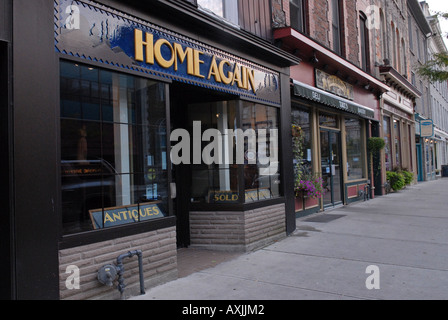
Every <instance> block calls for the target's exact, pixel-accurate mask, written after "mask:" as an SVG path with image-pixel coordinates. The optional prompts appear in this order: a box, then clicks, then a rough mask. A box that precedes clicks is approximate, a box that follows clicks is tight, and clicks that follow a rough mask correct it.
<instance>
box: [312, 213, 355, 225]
mask: <svg viewBox="0 0 448 320" xmlns="http://www.w3.org/2000/svg"><path fill="white" fill-rule="evenodd" d="M345 216H346V215H344V214H322V215H319V216H315V217H311V218H308V219H306V220H304V221H306V222H320V223H326V222H330V221H334V220H337V219H340V218H343V217H345Z"/></svg>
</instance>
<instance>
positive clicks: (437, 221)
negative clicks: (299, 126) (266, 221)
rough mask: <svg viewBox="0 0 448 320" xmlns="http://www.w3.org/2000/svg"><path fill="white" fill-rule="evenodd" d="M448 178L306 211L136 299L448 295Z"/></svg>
mask: <svg viewBox="0 0 448 320" xmlns="http://www.w3.org/2000/svg"><path fill="white" fill-rule="evenodd" d="M447 189H448V179H446V178H445V179H439V180H436V181H432V182H425V183H420V184H417V185H414V186H411V187H407V188H406V189H404V190H402V191H400V192H398V193H391V194H388V195H386V196H383V197H378V198H376V199H373V200H369V201H366V202H359V203H355V204H352V205H349V206H345V207H341V208H337V209H334V210H331V211H327V212H325V213H319V214H315V215H312V216H308V217H304V218H300V219H298V220H297V230H296V232H294V234H292V235H291V236H289V237H287V238H285V239H284V240H282V241H279V242H277V243H274V244H272V245H270V246H267V247H265V248H263V249H261V250H258V251H255V252H251V253H247V254H241V255H239V256H238V257H236V258H234V259H232V260H230V261H226V262H223V263H221V264H219V265H217V266H216V267H213V268H209V269H206V270H202V271H199V272H196V273H193V274H191V275H189V276H187V277H184V278H180V279H178V280H175V281H173V282H170V283H167V284H164V285H161V286H159V287H156V288H153V289H148V290H147V292H146V295H144V296H140V297H134V298H133V299H135V300H306V299H308V300H341V299H348V300H358V299H385V300H422V299H443V300H444V299H447V298H448V289H447V286H448V272H447V271H448V232H447V230H448V210H447V204H448V194H447V191H446V190H447Z"/></svg>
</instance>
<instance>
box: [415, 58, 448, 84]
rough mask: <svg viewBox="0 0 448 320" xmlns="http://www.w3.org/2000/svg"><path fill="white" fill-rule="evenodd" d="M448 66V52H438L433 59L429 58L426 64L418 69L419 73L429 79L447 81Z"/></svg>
mask: <svg viewBox="0 0 448 320" xmlns="http://www.w3.org/2000/svg"><path fill="white" fill-rule="evenodd" d="M447 67H448V53H446V52H442V53H436V54H434V56H433V59H432V60H429V61H428V62H427V63H425V64H424V65H422V66H420V67H419V68H418V69H417V70H418V73H419V74H420V75H421V76H422V77H424V78H426V79H428V80H429V81H431V82H438V81H447V80H448V71H446V69H445V68H447Z"/></svg>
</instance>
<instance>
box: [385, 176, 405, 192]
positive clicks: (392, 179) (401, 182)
mask: <svg viewBox="0 0 448 320" xmlns="http://www.w3.org/2000/svg"><path fill="white" fill-rule="evenodd" d="M386 177H387V180H388V181H389V184H390V186H391V188H392V189H394V190H395V191H399V190H401V189H403V188H404V187H405V186H406V179H405V177H404V174H403V173H402V172H396V171H387V172H386Z"/></svg>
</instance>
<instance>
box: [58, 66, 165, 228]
mask: <svg viewBox="0 0 448 320" xmlns="http://www.w3.org/2000/svg"><path fill="white" fill-rule="evenodd" d="M60 92H61V103H60V105H61V111H60V131H61V136H60V139H61V140H60V143H61V188H62V220H63V232H64V234H65V235H67V234H76V233H80V232H84V231H91V230H99V229H104V228H109V227H116V226H120V225H125V224H130V223H138V222H143V221H148V220H151V219H157V218H163V217H165V216H167V215H168V171H167V170H168V162H167V161H168V156H167V121H166V93H165V85H164V84H163V83H161V82H158V81H154V80H149V79H144V78H139V77H135V76H132V75H126V74H123V73H117V72H112V71H108V70H103V69H99V68H95V67H91V66H88V65H82V64H79V63H75V62H68V61H61V63H60Z"/></svg>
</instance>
